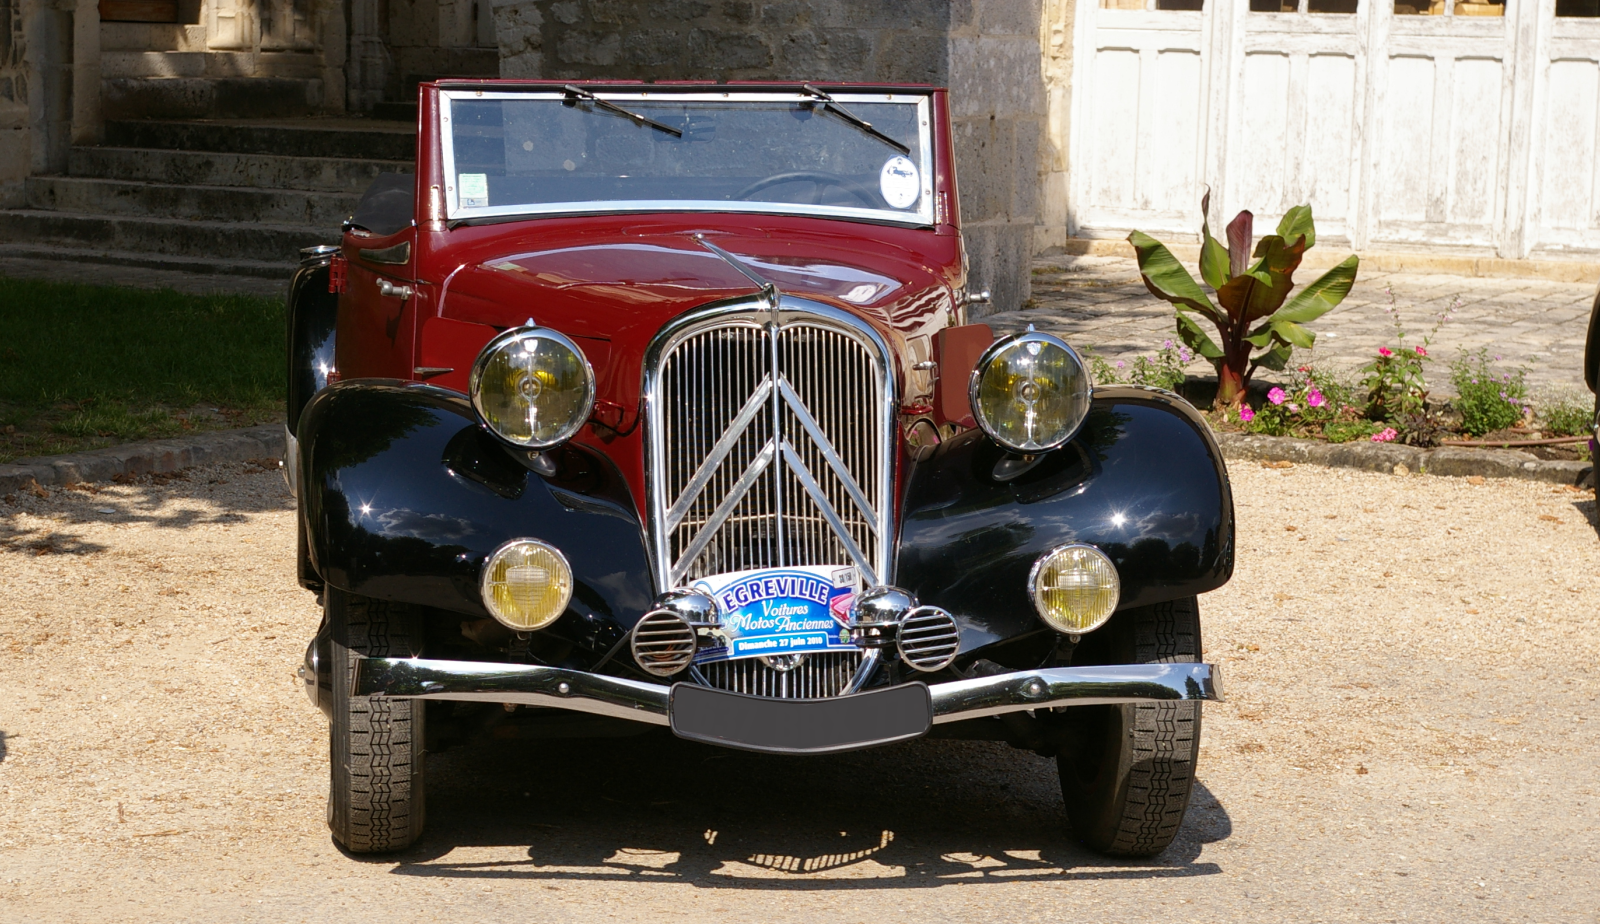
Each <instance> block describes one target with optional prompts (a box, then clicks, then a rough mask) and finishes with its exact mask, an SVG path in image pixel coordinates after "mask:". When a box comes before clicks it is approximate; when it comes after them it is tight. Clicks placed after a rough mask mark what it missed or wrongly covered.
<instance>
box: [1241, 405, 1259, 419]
mask: <svg viewBox="0 0 1600 924" xmlns="http://www.w3.org/2000/svg"><path fill="white" fill-rule="evenodd" d="M1255 419H1256V412H1255V411H1252V410H1250V405H1248V404H1241V405H1239V422H1240V423H1249V422H1250V421H1252V420H1255Z"/></svg>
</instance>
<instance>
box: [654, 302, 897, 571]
mask: <svg viewBox="0 0 1600 924" xmlns="http://www.w3.org/2000/svg"><path fill="white" fill-rule="evenodd" d="M792 314H793V313H786V316H785V319H784V321H783V323H782V324H781V325H780V326H777V327H776V328H775V327H774V326H773V325H772V324H771V323H770V322H766V319H765V318H762V317H760V316H751V315H745V316H742V317H733V318H726V319H721V323H718V324H716V325H715V326H710V327H707V328H705V329H701V330H696V331H694V332H692V333H690V334H688V335H687V336H684V337H682V338H681V339H678V340H677V341H676V342H675V343H673V344H672V346H671V347H670V349H669V350H667V351H666V353H665V355H664V356H663V357H662V359H661V362H660V366H659V373H658V377H657V387H656V388H655V390H654V394H653V395H652V400H653V401H654V402H655V405H656V406H655V407H654V408H653V409H652V419H653V422H654V424H655V426H653V427H652V430H651V443H652V445H651V450H652V453H653V456H654V459H655V461H656V463H657V464H656V465H654V466H652V472H651V477H652V481H653V484H652V485H651V487H652V494H653V496H654V499H655V509H654V510H653V511H652V513H653V514H655V519H656V520H657V528H658V530H659V532H660V534H659V535H658V537H657V552H658V558H659V559H660V561H659V562H658V569H660V570H662V571H664V572H665V573H664V574H662V575H661V577H662V578H663V585H664V586H667V587H677V586H680V585H682V584H686V583H690V582H692V581H694V580H696V579H698V578H701V577H705V576H707V575H712V574H726V573H728V572H732V571H744V570H748V569H752V568H776V567H785V566H791V565H849V564H854V565H857V566H858V567H860V568H861V569H862V574H863V576H864V577H866V578H867V579H868V580H869V581H872V580H875V579H876V577H877V576H878V575H880V574H882V573H883V570H884V562H883V553H884V541H883V537H884V535H885V534H886V533H887V529H886V524H887V516H886V513H887V494H888V490H889V486H888V484H887V481H888V475H889V471H888V464H887V461H888V452H889V436H890V434H889V432H888V425H889V420H888V418H887V417H886V415H885V413H884V409H885V408H886V407H888V406H889V405H888V398H887V396H886V394H887V391H886V385H887V382H886V366H885V363H884V359H883V357H882V354H881V352H880V351H879V350H878V349H876V345H875V344H874V343H873V341H872V340H871V339H868V338H867V337H866V336H864V335H863V334H862V333H861V332H859V331H855V330H851V329H850V328H849V327H848V326H846V325H845V324H843V323H841V322H839V321H837V320H831V319H825V318H811V317H807V316H805V315H801V316H800V317H798V318H796V317H792V316H790V315H792ZM764 322H765V323H764Z"/></svg>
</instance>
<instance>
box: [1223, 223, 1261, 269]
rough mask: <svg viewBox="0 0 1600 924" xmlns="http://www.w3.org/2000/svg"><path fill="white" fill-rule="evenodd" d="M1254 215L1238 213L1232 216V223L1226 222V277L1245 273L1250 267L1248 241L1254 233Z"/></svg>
mask: <svg viewBox="0 0 1600 924" xmlns="http://www.w3.org/2000/svg"><path fill="white" fill-rule="evenodd" d="M1255 221H1256V218H1255V216H1254V215H1252V214H1250V213H1249V212H1248V211H1245V212H1240V213H1239V214H1237V215H1235V216H1233V221H1230V222H1228V228H1227V234H1228V276H1229V277H1230V278H1231V277H1234V276H1238V275H1239V274H1241V273H1243V272H1244V271H1245V268H1246V267H1247V266H1249V265H1250V241H1251V239H1252V238H1253V237H1254V234H1255V231H1254V228H1255Z"/></svg>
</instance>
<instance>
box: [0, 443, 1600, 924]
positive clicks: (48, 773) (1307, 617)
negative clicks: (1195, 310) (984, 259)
mask: <svg viewBox="0 0 1600 924" xmlns="http://www.w3.org/2000/svg"><path fill="white" fill-rule="evenodd" d="M1233 478H1234V487H1235V492H1236V495H1237V502H1238V512H1239V519H1240V537H1241V538H1240V549H1239V567H1238V573H1237V575H1236V577H1235V579H1234V581H1233V583H1232V584H1230V585H1229V586H1228V587H1226V588H1224V589H1223V590H1221V591H1218V592H1216V593H1214V594H1210V595H1208V596H1207V597H1206V598H1205V599H1204V600H1203V601H1202V611H1203V613H1204V616H1205V625H1206V638H1207V648H1208V658H1209V659H1210V660H1213V661H1215V662H1218V663H1220V664H1221V665H1222V668H1223V671H1224V680H1225V684H1226V686H1225V689H1226V693H1227V695H1228V702H1227V703H1225V704H1221V705H1216V706H1211V707H1208V708H1207V710H1206V725H1205V739H1204V747H1203V750H1202V759H1201V771H1200V773H1201V782H1202V785H1201V786H1200V787H1199V788H1198V790H1197V796H1196V800H1195V802H1194V804H1193V805H1192V807H1191V810H1190V815H1189V820H1188V823H1187V825H1186V827H1185V829H1184V832H1183V834H1182V835H1181V836H1180V839H1179V840H1178V842H1176V843H1175V844H1174V845H1173V847H1172V848H1171V849H1170V850H1169V851H1168V852H1167V853H1166V854H1165V855H1163V856H1162V857H1160V858H1158V859H1156V860H1154V861H1147V862H1131V863H1123V862H1108V861H1106V860H1105V859H1102V858H1099V857H1096V856H1094V855H1091V854H1089V853H1086V852H1085V851H1083V850H1081V849H1079V848H1077V847H1075V846H1073V845H1072V844H1071V842H1070V840H1069V839H1068V838H1067V837H1066V836H1065V835H1064V833H1063V826H1064V824H1065V815H1064V812H1063V811H1062V807H1061V799H1060V794H1059V791H1058V789H1057V784H1056V782H1055V780H1054V770H1053V767H1052V766H1051V764H1050V763H1049V762H1048V761H1046V760H1044V759H1041V758H1039V757H1036V756H1034V755H1031V754H1026V753H1020V752H1014V751H1011V750H1009V749H1007V748H1006V747H1004V746H1001V745H991V744H984V743H956V742H920V743H911V744H908V745H904V746H899V747H894V748H888V749H883V750H878V751H870V752H864V753H858V754H853V755H844V756H839V757H830V758H813V759H805V760H784V759H777V758H768V757H759V756H753V755H746V754H742V753H737V752H730V751H719V750H715V749H710V748H705V747H698V746H690V745H688V744H685V743H683V742H679V741H676V740H675V739H672V738H670V737H664V736H661V735H651V736H647V737H643V738H636V739H630V740H621V741H616V740H613V741H577V742H559V741H557V742H518V741H504V742H495V743H492V744H488V745H484V746H480V747H476V748H472V749H467V750H455V751H449V752H446V753H444V754H440V755H435V756H433V757H432V758H430V763H429V773H430V775H431V781H430V793H431V798H430V802H429V833H428V835H427V836H426V837H425V838H424V840H423V842H422V843H421V844H420V845H419V846H418V847H417V848H416V849H414V850H413V851H411V852H409V853H407V854H405V855H402V856H400V857H398V858H386V859H377V860H374V859H362V858H354V857H349V856H346V855H344V854H342V853H341V852H340V851H339V850H338V849H337V848H335V847H334V845H333V844H332V843H331V841H330V840H329V838H328V835H327V832H326V829H325V828H324V826H323V805H324V801H323V800H324V787H325V784H326V770H325V750H324V748H325V744H324V742H325V737H324V736H325V734H326V732H325V725H324V722H323V720H322V717H321V715H320V714H318V713H317V712H315V711H314V710H313V709H312V708H311V707H310V706H309V705H308V704H307V703H306V701H305V699H304V698H303V696H302V695H301V693H300V692H299V690H298V688H297V686H296V681H295V679H294V676H293V670H294V666H295V664H296V663H297V661H298V659H299V656H300V653H301V650H302V648H303V646H304V644H305V641H306V639H307V638H308V637H309V636H310V635H311V633H312V631H313V630H314V628H315V625H316V622H317V609H316V607H315V605H314V603H313V601H312V599H311V597H310V595H309V594H307V593H305V592H303V591H301V590H299V589H298V588H297V587H296V586H295V584H294V581H293V578H292V548H293V533H292V531H291V525H292V514H291V507H290V501H289V498H288V496H287V494H286V492H285V490H284V487H283V483H282V481H281V480H280V478H279V477H278V475H277V474H276V473H270V472H265V471H262V470H260V469H258V468H252V467H250V466H241V465H229V466H219V467H215V468H209V469H194V470H190V472H189V473H188V477H187V478H185V479H181V480H173V481H169V482H168V483H165V484H150V483H143V484H131V485H105V486H101V487H100V488H99V490H98V491H81V490H58V491H52V492H51V493H50V495H49V496H48V497H37V496H34V495H31V494H25V495H23V496H21V497H19V498H16V499H15V500H12V501H8V502H6V503H0V677H3V678H4V679H5V681H6V687H7V695H6V696H5V698H4V699H3V700H0V730H3V734H0V920H4V921H7V922H33V921H50V922H64V921H96V922H102V921H166V920H206V921H236V920H240V921H242V920H255V919H265V920H271V921H274V922H281V921H300V920H305V921H316V922H318V924H324V922H332V921H346V920H349V921H366V920H372V919H383V918H386V919H392V920H405V919H419V918H423V917H425V916H426V917H429V918H432V917H443V915H445V914H446V913H448V914H451V915H453V916H455V917H456V918H458V919H460V920H474V921H477V920H484V921H494V920H512V919H515V920H535V921H540V922H545V921H550V922H555V921H568V920H599V919H606V918H619V919H632V920H639V919H650V920H700V919H737V920H761V921H807V922H810V921H817V920H829V921H839V922H843V924H848V922H856V921H869V920H870V921H889V920H896V921H899V920H906V921H922V920H930V921H946V920H949V921H963V922H970V921H1004V922H1007V924H1012V922H1019V921H1048V922H1060V921H1064V920H1075V919H1105V920H1117V921H1163V922H1166V921H1190V920H1193V921H1218V920H1222V921H1228V920H1245V919H1264V920H1296V921H1363V922H1367V921H1391V920H1392V921H1450V922H1457V921H1535V922H1550V921H1591V922H1593V921H1597V920H1600V917H1597V914H1596V910H1595V909H1596V908H1597V907H1600V868H1597V867H1596V865H1595V863H1594V857H1595V855H1596V854H1597V853H1600V820H1597V819H1600V804H1597V803H1600V799H1597V795H1596V779H1595V769H1594V768H1595V766H1596V763H1597V758H1600V740H1597V739H1600V735H1597V731H1600V728H1597V726H1600V720H1597V719H1596V718H1595V708H1594V707H1595V703H1596V698H1597V694H1600V674H1597V669H1596V665H1597V664H1600V651H1597V649H1600V636H1597V633H1596V632H1595V629H1594V627H1595V621H1594V613H1595V612H1596V609H1597V603H1600V591H1597V590H1596V588H1595V582H1594V580H1593V578H1594V575H1596V574H1597V573H1600V543H1597V542H1596V530H1595V525H1594V522H1595V505H1594V498H1593V495H1592V494H1589V493H1578V492H1576V491H1572V490H1568V489H1561V488H1556V489H1553V488H1552V487H1551V486H1549V485H1541V484H1532V483H1526V482H1510V481H1507V482H1497V481H1489V482H1487V483H1482V484H1471V483H1469V482H1468V481H1467V480H1464V479H1449V478H1424V477H1401V476H1388V475H1372V474H1366V473H1359V472H1350V471H1342V470H1326V469H1314V468H1306V467H1300V468H1286V469H1278V468H1266V467H1262V466H1260V465H1257V464H1253V463H1239V464H1236V465H1235V466H1234V472H1233Z"/></svg>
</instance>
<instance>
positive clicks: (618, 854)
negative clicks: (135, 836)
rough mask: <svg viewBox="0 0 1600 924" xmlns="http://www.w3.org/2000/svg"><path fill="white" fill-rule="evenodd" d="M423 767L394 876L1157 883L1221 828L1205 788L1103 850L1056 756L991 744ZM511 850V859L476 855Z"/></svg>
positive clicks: (510, 755) (485, 750) (579, 757)
mask: <svg viewBox="0 0 1600 924" xmlns="http://www.w3.org/2000/svg"><path fill="white" fill-rule="evenodd" d="M428 773H429V775H430V779H429V784H428V785H429V799H428V808H427V811H428V832H427V834H426V835H425V836H424V838H423V840H422V842H421V843H419V844H418V845H417V847H416V848H414V849H413V850H411V851H408V852H407V853H406V854H403V855H401V856H400V857H398V858H395V857H389V858H373V859H379V860H381V861H383V862H391V863H392V862H395V860H396V859H398V861H399V862H398V865H396V866H395V868H394V870H393V872H394V873H395V874H397V875H403V876H420V877H451V878H482V879H529V880H545V881H552V882H559V881H569V882H583V881H590V880H609V881H619V880H620V881H663V882H692V883H693V884H695V885H699V886H703V887H707V888H736V889H776V890H794V889H804V890H839V889H858V888H866V889H882V888H893V887H897V886H904V887H927V886H934V885H941V884H944V883H947V882H948V883H952V884H953V883H973V882H1005V881H1013V880H1016V879H1027V880H1029V881H1033V880H1071V879H1125V878H1158V877H1162V878H1164V877H1184V876H1200V875H1210V874H1214V873H1217V872H1219V871H1220V870H1219V868H1218V866H1217V865H1216V864H1215V863H1210V862H1201V861H1200V860H1199V855H1200V852H1201V848H1202V847H1203V846H1204V845H1205V844H1207V843H1212V842H1215V841H1220V840H1223V839H1225V838H1227V837H1229V836H1230V835H1231V834H1232V822H1231V820H1230V819H1229V817H1228V813H1227V810H1226V809H1225V808H1223V806H1222V805H1221V804H1220V803H1219V802H1218V801H1217V799H1216V797H1215V796H1214V795H1213V794H1212V793H1211V792H1210V791H1209V790H1208V789H1206V788H1205V787H1204V786H1203V785H1200V786H1198V787H1197V788H1196V791H1195V793H1194V796H1193V799H1192V800H1191V804H1190V809H1189V816H1188V821H1187V823H1186V824H1185V826H1184V829H1183V832H1182V833H1181V834H1180V835H1179V839H1178V840H1177V841H1176V842H1174V843H1173V845H1172V846H1171V847H1170V848H1169V849H1168V850H1167V851H1166V852H1165V853H1164V854H1162V855H1161V856H1160V857H1157V858H1154V859H1150V860H1133V861H1128V860H1108V859H1107V858H1105V857H1102V856H1099V855H1097V854H1094V853H1092V852H1090V851H1088V850H1086V849H1084V848H1082V847H1080V846H1078V845H1077V844H1076V843H1075V842H1074V841H1073V839H1072V837H1071V835H1070V834H1069V833H1068V829H1067V819H1066V812H1065V810H1064V808H1063V804H1062V799H1061V790H1060V784H1059V782H1058V780H1057V778H1056V769H1055V761H1054V760H1052V759H1047V758H1043V757H1039V756H1037V755H1035V754H1032V753H1030V752H1024V751H1017V750H1014V749H1012V748H1010V747H1009V746H1007V745H1004V744H998V743H990V742H971V741H916V742H910V743H907V744H903V745H896V746H891V747H886V748H879V749H875V750H869V751H861V752H856V753H853V754H841V755H832V756H825V757H803V758H795V757H775V756H767V755H759V754H748V753H744V752H740V751H730V750H725V749H721V748H713V747H708V746H704V745H697V744H692V743H689V742H685V741H680V740H678V739H675V738H673V737H671V736H670V735H668V734H666V733H664V732H662V733H651V734H648V735H643V736H639V737H634V738H629V739H621V740H576V741H574V740H568V741H560V740H557V741H544V742H496V743H494V744H490V745H487V746H484V745H480V746H475V747H469V748H464V749H460V750H456V751H450V752H446V753H444V754H441V755H436V756H433V757H430V763H429V766H428ZM505 847H511V848H514V851H515V854H516V855H517V858H516V859H507V860H501V859H493V860H480V859H479V858H481V857H483V855H484V854H483V851H482V850H479V849H475V848H505ZM524 852H525V859H524V858H522V855H523V854H524ZM468 857H470V858H472V859H471V860H468V859H466V858H468ZM819 874H820V875H819Z"/></svg>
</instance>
